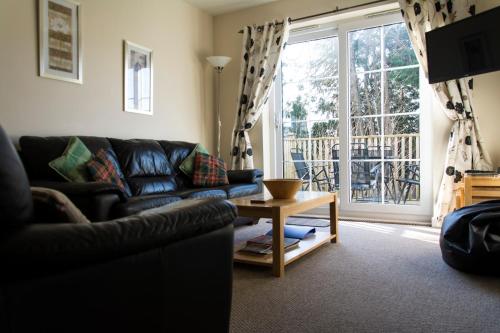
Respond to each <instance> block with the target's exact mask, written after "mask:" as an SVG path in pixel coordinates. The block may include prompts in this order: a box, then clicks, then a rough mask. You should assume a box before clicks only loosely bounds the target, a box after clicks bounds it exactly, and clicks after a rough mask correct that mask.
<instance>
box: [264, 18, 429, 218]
mask: <svg viewBox="0 0 500 333" xmlns="http://www.w3.org/2000/svg"><path fill="white" fill-rule="evenodd" d="M400 22H402V18H401V15H400V14H399V13H397V14H388V15H381V16H374V17H358V18H354V19H351V20H346V21H339V22H336V23H335V24H333V23H330V24H329V25H328V26H326V27H325V26H320V27H319V28H316V29H311V30H307V31H299V32H297V33H294V32H293V31H292V32H291V34H290V38H289V41H288V44H294V43H299V42H305V41H310V40H314V39H321V38H326V37H331V36H337V37H338V51H339V52H338V57H339V59H338V64H339V91H338V94H339V97H338V98H339V104H338V105H339V133H348V135H345V134H341V135H340V138H339V139H340V164H339V169H340V193H339V194H340V198H341V199H340V216H341V218H352V219H364V220H383V221H394V222H409V223H428V222H429V221H430V220H431V217H432V202H433V199H432V192H433V186H432V154H431V152H430V150H431V149H430V148H431V142H432V130H431V121H430V119H431V115H430V113H431V112H432V100H431V98H430V96H431V92H430V86H429V85H428V84H427V79H426V78H425V77H424V75H423V74H422V70H420V80H419V81H420V203H419V204H412V205H397V204H389V203H384V204H380V203H373V204H372V203H356V202H351V200H350V196H351V193H350V192H351V191H350V186H346V185H345V184H350V172H349V170H350V161H349V156H348V155H349V148H348V147H350V143H349V141H350V118H349V72H348V69H349V63H348V61H349V53H348V52H349V49H348V41H347V39H348V37H347V36H348V32H349V31H353V30H359V29H367V28H372V27H376V26H381V25H389V24H394V23H400ZM281 79H282V77H281V71H278V76H277V79H276V82H277V83H279V84H276V85H275V89H274V90H275V96H273V97H274V103H270V111H271V112H269V117H270V118H269V124H270V126H269V131H272V133H274V134H273V135H272V138H273V143H274V145H273V146H274V154H273V156H274V161H272V163H271V176H272V177H277V178H279V177H283V144H282V134H283V133H282V119H281V117H282V96H283V94H282V93H283V92H282V84H281V82H282V80H281ZM342 198H348V200H345V199H344V200H342ZM310 213H311V214H314V215H328V209H327V207H322V208H318V209H316V210H314V211H311V212H310Z"/></svg>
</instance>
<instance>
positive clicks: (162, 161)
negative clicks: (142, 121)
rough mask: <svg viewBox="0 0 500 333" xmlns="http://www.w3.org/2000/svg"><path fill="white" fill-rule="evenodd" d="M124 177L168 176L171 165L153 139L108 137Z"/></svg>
mask: <svg viewBox="0 0 500 333" xmlns="http://www.w3.org/2000/svg"><path fill="white" fill-rule="evenodd" d="M109 141H110V142H111V145H112V146H113V150H114V151H115V153H116V156H117V157H118V162H119V163H120V166H121V167H122V170H123V173H124V174H125V177H126V178H132V177H143V176H146V177H148V176H169V175H171V174H172V166H171V165H170V162H169V161H168V159H167V155H165V151H164V150H163V148H162V147H161V146H160V144H159V143H158V142H157V141H155V140H142V139H132V140H120V139H109Z"/></svg>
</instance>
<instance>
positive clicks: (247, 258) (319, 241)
mask: <svg viewBox="0 0 500 333" xmlns="http://www.w3.org/2000/svg"><path fill="white" fill-rule="evenodd" d="M336 237H337V236H336V235H335V234H334V235H330V233H329V232H324V231H316V233H315V234H314V235H313V236H310V237H308V238H306V239H303V240H301V241H300V242H299V246H298V247H296V248H294V249H291V250H290V251H287V252H285V265H288V264H289V263H291V262H293V261H295V260H297V259H299V258H300V257H302V256H304V255H306V254H307V253H309V252H311V251H314V250H315V249H317V248H318V247H320V246H322V245H325V244H327V243H330V241H331V240H332V239H334V238H336ZM243 246H244V244H241V246H238V247H237V248H236V252H235V253H234V261H235V262H240V263H245V264H251V265H260V266H269V267H271V266H272V265H273V256H272V255H268V256H259V255H252V254H246V253H243V252H238V250H240V249H241V248H242V247H243Z"/></svg>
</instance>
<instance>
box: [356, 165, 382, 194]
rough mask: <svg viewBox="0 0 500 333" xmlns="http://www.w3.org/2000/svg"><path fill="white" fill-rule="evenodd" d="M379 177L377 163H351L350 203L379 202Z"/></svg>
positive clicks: (380, 192) (379, 172)
mask: <svg viewBox="0 0 500 333" xmlns="http://www.w3.org/2000/svg"><path fill="white" fill-rule="evenodd" d="M380 176H381V171H380V163H379V162H351V201H352V202H368V203H378V202H381V200H382V190H381V181H380V180H381V177H380Z"/></svg>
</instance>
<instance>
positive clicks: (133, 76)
mask: <svg viewBox="0 0 500 333" xmlns="http://www.w3.org/2000/svg"><path fill="white" fill-rule="evenodd" d="M123 54H124V61H123V62H124V69H123V73H124V84H123V90H124V91H123V97H124V98H123V104H124V110H125V111H127V112H136V113H142V114H147V115H153V51H151V50H150V49H148V48H146V47H143V46H140V45H137V44H134V43H131V42H129V41H127V40H126V41H124V43H123Z"/></svg>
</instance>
